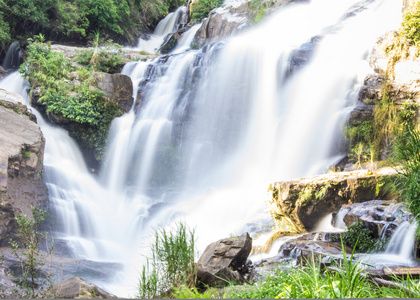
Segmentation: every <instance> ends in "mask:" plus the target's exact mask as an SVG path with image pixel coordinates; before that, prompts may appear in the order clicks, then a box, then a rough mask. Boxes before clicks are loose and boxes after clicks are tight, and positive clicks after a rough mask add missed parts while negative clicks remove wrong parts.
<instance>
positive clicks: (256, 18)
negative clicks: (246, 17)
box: [247, 0, 274, 23]
mask: <svg viewBox="0 0 420 300" xmlns="http://www.w3.org/2000/svg"><path fill="white" fill-rule="evenodd" d="M247 4H248V11H249V12H250V13H252V14H253V17H252V20H251V21H252V23H259V22H261V21H262V20H263V19H264V18H265V17H266V16H267V11H268V9H269V8H270V6H272V5H273V4H274V3H273V2H267V1H260V0H248V2H247Z"/></svg>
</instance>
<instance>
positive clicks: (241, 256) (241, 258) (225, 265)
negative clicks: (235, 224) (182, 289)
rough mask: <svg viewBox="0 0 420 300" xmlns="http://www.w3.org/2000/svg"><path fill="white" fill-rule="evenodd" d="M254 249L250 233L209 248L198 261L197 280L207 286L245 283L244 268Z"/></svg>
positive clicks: (223, 240) (215, 243)
mask: <svg viewBox="0 0 420 300" xmlns="http://www.w3.org/2000/svg"><path fill="white" fill-rule="evenodd" d="M251 249H252V239H251V237H250V236H249V234H248V233H244V234H242V235H241V236H239V237H232V238H228V239H221V240H219V241H217V242H214V243H212V244H210V245H208V246H207V248H206V249H205V250H204V252H203V254H202V255H201V257H200V259H199V260H198V263H197V265H198V267H197V280H198V282H201V283H202V284H205V285H207V286H226V285H228V284H229V282H238V281H244V274H245V272H244V270H243V269H244V266H245V265H246V261H247V258H248V256H249V254H250V252H251Z"/></svg>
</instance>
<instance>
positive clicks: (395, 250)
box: [385, 222, 417, 259]
mask: <svg viewBox="0 0 420 300" xmlns="http://www.w3.org/2000/svg"><path fill="white" fill-rule="evenodd" d="M416 229H417V222H413V223H409V222H403V223H401V225H400V226H398V228H397V230H396V231H395V232H394V234H393V235H392V237H391V240H390V241H389V244H388V247H387V248H386V250H385V254H393V255H398V256H401V257H403V258H406V259H410V258H412V257H413V253H414V246H415V236H414V234H415V232H416Z"/></svg>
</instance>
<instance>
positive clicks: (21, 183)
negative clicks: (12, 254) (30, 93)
mask: <svg viewBox="0 0 420 300" xmlns="http://www.w3.org/2000/svg"><path fill="white" fill-rule="evenodd" d="M22 103H23V99H22V97H21V96H20V95H17V94H14V93H10V92H7V91H5V90H0V245H1V246H7V245H8V240H9V238H10V237H13V236H14V234H15V232H16V222H15V219H14V217H15V214H26V215H28V216H30V215H31V208H30V207H31V206H42V207H44V208H45V207H46V206H47V203H48V190H47V187H46V186H45V184H44V181H43V179H42V171H43V159H44V146H45V140H44V137H43V135H42V132H41V129H40V128H39V126H38V125H37V124H36V118H35V116H34V115H33V114H32V113H30V112H29V111H28V110H27V108H26V106H25V105H24V104H22Z"/></svg>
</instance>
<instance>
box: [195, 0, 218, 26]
mask: <svg viewBox="0 0 420 300" xmlns="http://www.w3.org/2000/svg"><path fill="white" fill-rule="evenodd" d="M223 2H224V0H198V2H197V4H195V5H194V6H193V7H192V15H191V21H192V22H200V21H201V20H202V19H204V18H205V17H207V15H208V14H209V12H210V11H212V10H213V9H215V8H216V7H219V6H221V5H222V4H223Z"/></svg>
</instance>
